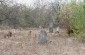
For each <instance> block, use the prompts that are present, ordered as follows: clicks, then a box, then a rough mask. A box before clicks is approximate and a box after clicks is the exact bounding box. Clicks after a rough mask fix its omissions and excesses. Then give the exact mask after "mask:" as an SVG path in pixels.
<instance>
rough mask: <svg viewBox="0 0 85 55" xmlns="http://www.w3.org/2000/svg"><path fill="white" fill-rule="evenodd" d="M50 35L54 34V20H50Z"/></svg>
mask: <svg viewBox="0 0 85 55" xmlns="http://www.w3.org/2000/svg"><path fill="white" fill-rule="evenodd" d="M49 33H53V19H52V18H50V19H49Z"/></svg>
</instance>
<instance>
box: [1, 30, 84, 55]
mask: <svg viewBox="0 0 85 55" xmlns="http://www.w3.org/2000/svg"><path fill="white" fill-rule="evenodd" d="M30 30H31V31H32V32H31V35H29V31H30ZM8 31H9V30H2V31H0V55H85V44H83V43H81V42H79V41H78V40H76V39H74V38H71V37H66V36H67V35H66V33H65V31H64V30H61V32H60V36H59V35H57V34H55V33H48V30H47V33H48V42H47V44H45V45H40V44H38V41H37V38H38V35H39V32H40V30H38V29H28V30H14V29H11V30H10V31H11V32H12V33H13V36H12V37H10V38H4V37H3V36H4V35H5V34H6V33H7V32H8Z"/></svg>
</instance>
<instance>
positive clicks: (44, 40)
mask: <svg viewBox="0 0 85 55" xmlns="http://www.w3.org/2000/svg"><path fill="white" fill-rule="evenodd" d="M38 43H39V44H45V43H47V33H46V31H45V30H41V31H40V34H39V37H38Z"/></svg>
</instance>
